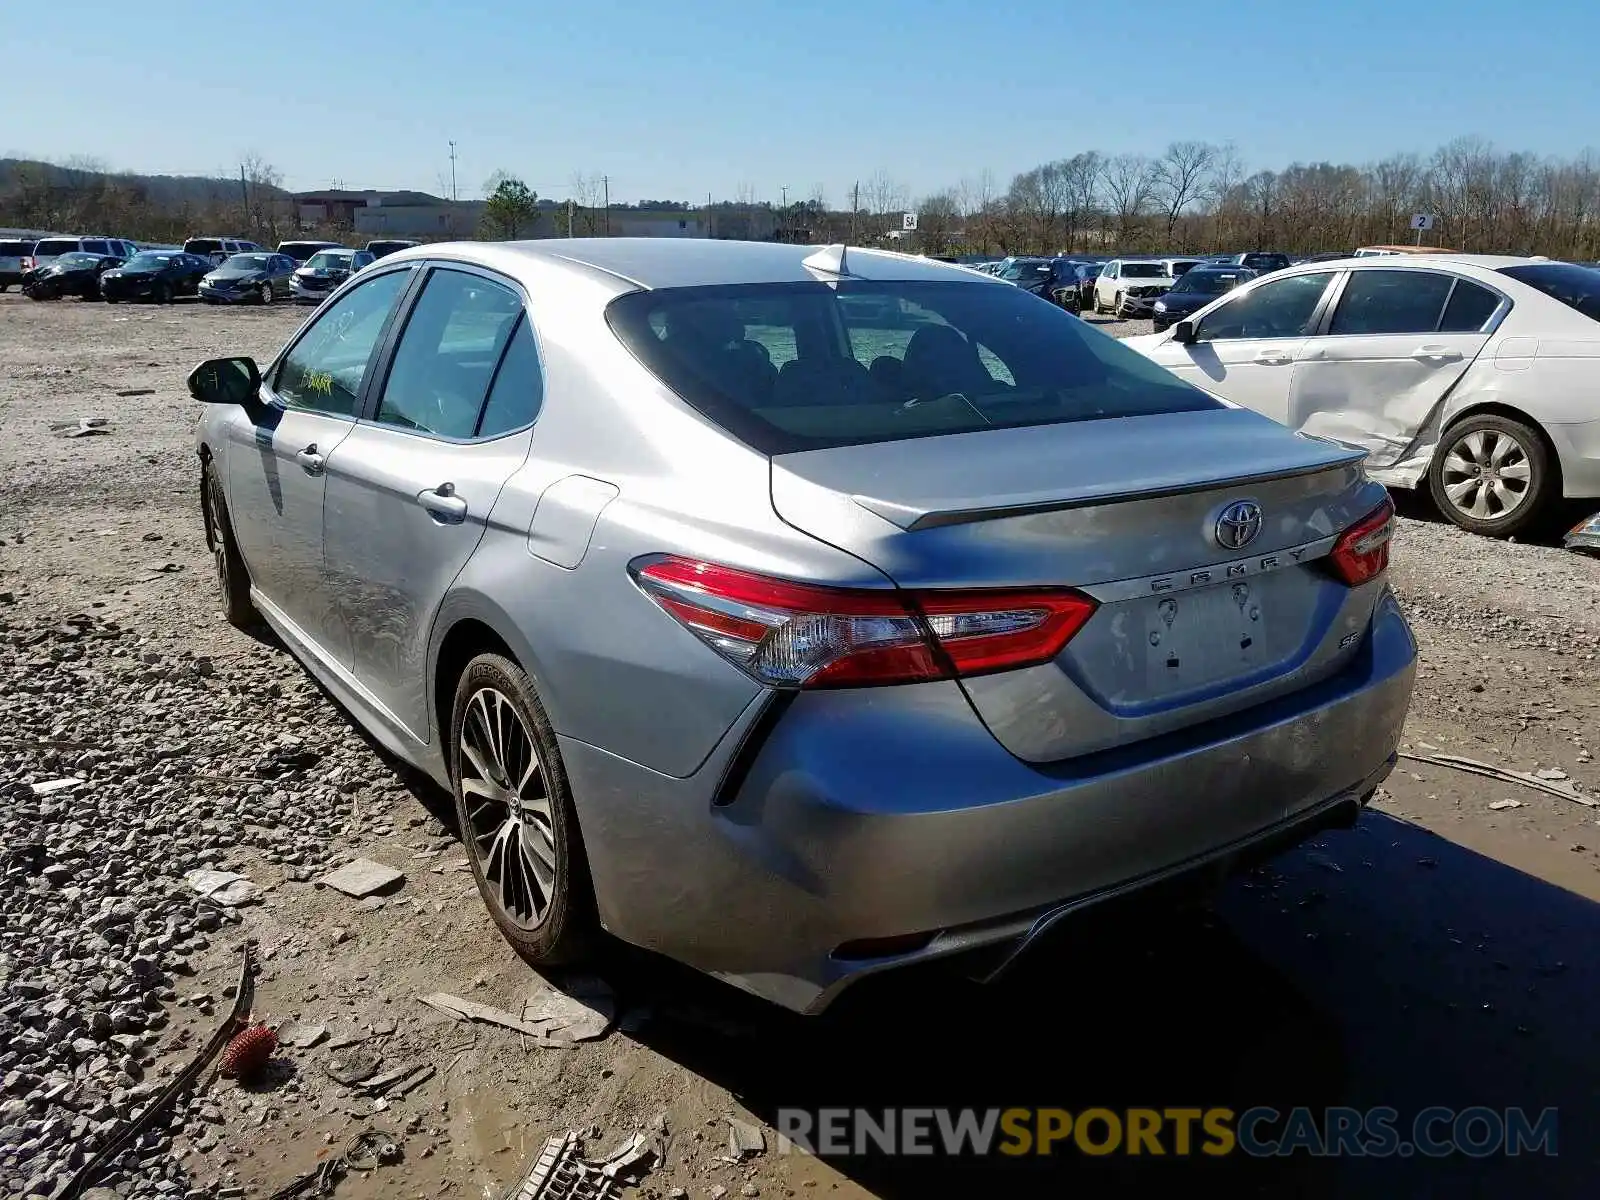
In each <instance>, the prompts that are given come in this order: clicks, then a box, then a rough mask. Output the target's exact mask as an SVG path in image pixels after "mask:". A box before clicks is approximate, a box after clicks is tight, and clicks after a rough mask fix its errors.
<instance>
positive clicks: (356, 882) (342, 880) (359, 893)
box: [317, 858, 406, 900]
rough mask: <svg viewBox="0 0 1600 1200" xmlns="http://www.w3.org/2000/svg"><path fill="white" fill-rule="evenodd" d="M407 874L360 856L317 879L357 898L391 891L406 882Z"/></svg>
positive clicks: (325, 885) (322, 883)
mask: <svg viewBox="0 0 1600 1200" xmlns="http://www.w3.org/2000/svg"><path fill="white" fill-rule="evenodd" d="M405 878H406V877H405V875H404V874H403V873H401V872H400V871H396V870H395V869H394V868H393V867H386V866H384V865H383V864H382V863H380V862H373V861H372V860H371V859H370V858H358V859H356V860H355V861H354V862H349V863H346V864H345V865H344V866H342V867H340V868H339V869H338V870H336V871H330V872H328V874H326V875H324V876H323V877H322V878H321V879H319V880H317V882H318V883H319V884H321V885H322V886H323V887H331V888H332V889H333V890H334V891H336V892H343V893H344V894H345V895H346V896H349V897H351V898H352V899H355V900H361V899H364V898H365V897H367V896H371V895H375V894H376V893H378V892H384V891H391V890H393V889H394V888H396V887H398V886H399V885H400V884H402V883H404V882H405Z"/></svg>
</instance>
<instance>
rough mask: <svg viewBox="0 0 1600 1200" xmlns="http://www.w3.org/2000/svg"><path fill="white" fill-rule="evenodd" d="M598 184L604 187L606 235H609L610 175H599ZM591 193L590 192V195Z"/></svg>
mask: <svg viewBox="0 0 1600 1200" xmlns="http://www.w3.org/2000/svg"><path fill="white" fill-rule="evenodd" d="M600 186H601V188H603V189H604V195H605V201H604V203H605V206H606V236H607V237H610V236H611V176H609V175H602V176H600ZM592 194H593V193H591V195H592Z"/></svg>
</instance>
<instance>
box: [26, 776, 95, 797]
mask: <svg viewBox="0 0 1600 1200" xmlns="http://www.w3.org/2000/svg"><path fill="white" fill-rule="evenodd" d="M82 782H83V780H81V779H46V780H44V781H43V782H42V783H36V784H33V785H32V787H33V794H34V795H35V796H48V795H50V794H52V793H53V792H69V791H71V790H72V789H73V788H75V787H77V786H78V785H79V784H80V783H82Z"/></svg>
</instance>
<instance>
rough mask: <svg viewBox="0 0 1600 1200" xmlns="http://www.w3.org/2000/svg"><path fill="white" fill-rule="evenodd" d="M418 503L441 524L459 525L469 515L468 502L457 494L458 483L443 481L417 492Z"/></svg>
mask: <svg viewBox="0 0 1600 1200" xmlns="http://www.w3.org/2000/svg"><path fill="white" fill-rule="evenodd" d="M417 503H419V504H421V505H422V507H423V508H425V509H427V510H428V513H429V515H431V516H432V517H433V519H434V520H436V521H438V522H439V523H440V524H441V525H459V524H461V522H462V521H464V520H466V517H467V502H466V501H465V500H463V499H462V498H461V497H460V496H458V495H456V485H455V484H453V483H441V484H440V485H439V486H438V487H436V488H426V489H424V490H423V491H420V492H418V493H417Z"/></svg>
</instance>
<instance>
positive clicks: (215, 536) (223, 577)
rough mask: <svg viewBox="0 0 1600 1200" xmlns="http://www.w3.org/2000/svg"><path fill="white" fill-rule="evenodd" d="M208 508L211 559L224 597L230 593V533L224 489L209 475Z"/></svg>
mask: <svg viewBox="0 0 1600 1200" xmlns="http://www.w3.org/2000/svg"><path fill="white" fill-rule="evenodd" d="M206 509H207V512H208V514H209V516H210V518H211V560H212V563H213V565H214V566H215V567H216V569H217V586H218V587H220V588H221V589H222V594H223V596H224V597H226V596H227V594H228V535H227V534H226V533H225V532H224V531H225V530H226V529H227V527H228V526H227V523H226V519H225V517H224V516H223V512H222V489H221V488H220V487H218V486H217V483H216V480H214V479H212V478H210V477H209V475H208V477H207V481H206Z"/></svg>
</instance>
